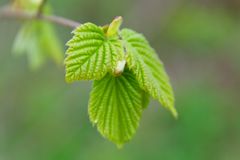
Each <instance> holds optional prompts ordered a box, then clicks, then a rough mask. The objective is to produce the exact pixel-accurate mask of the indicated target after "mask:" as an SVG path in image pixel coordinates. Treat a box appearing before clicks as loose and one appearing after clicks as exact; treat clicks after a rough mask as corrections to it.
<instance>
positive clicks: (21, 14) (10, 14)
mask: <svg viewBox="0 0 240 160" xmlns="http://www.w3.org/2000/svg"><path fill="white" fill-rule="evenodd" d="M4 18H5V19H20V20H33V19H38V20H43V21H47V22H51V23H55V24H58V25H61V26H64V27H69V28H76V27H78V26H80V25H81V23H78V22H76V21H73V20H70V19H66V18H63V17H59V16H54V15H52V16H50V15H49V16H48V15H43V14H42V13H41V12H40V14H38V15H37V16H36V14H30V13H28V12H25V11H22V10H16V9H11V8H10V7H4V8H1V9H0V19H4Z"/></svg>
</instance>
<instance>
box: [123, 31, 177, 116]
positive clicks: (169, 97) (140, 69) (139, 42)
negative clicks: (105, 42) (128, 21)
mask: <svg viewBox="0 0 240 160" xmlns="http://www.w3.org/2000/svg"><path fill="white" fill-rule="evenodd" d="M121 36H122V39H123V41H124V45H125V47H126V52H127V64H128V66H129V68H130V69H131V70H132V71H133V73H134V75H135V76H136V78H137V80H138V83H139V85H140V86H141V88H142V89H144V90H145V91H146V92H147V93H149V94H150V95H151V96H152V97H153V98H155V99H158V101H159V102H160V103H161V104H162V105H163V106H164V107H166V108H167V109H169V110H170V111H171V112H172V114H173V116H174V117H177V111H176V109H175V108H174V95H173V89H172V87H171V85H170V82H169V78H168V76H167V74H166V72H165V69H164V66H163V63H162V62H161V61H160V60H159V58H158V56H157V54H156V53H155V51H154V50H153V49H152V48H151V47H150V45H149V43H148V42H147V40H146V39H145V38H144V37H143V36H142V35H141V34H139V33H136V32H135V31H132V30H130V29H123V30H122V31H121Z"/></svg>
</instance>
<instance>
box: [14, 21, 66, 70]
mask: <svg viewBox="0 0 240 160" xmlns="http://www.w3.org/2000/svg"><path fill="white" fill-rule="evenodd" d="M13 52H14V54H16V55H22V54H27V55H28V59H29V63H30V67H31V68H32V69H38V68H39V67H41V66H42V64H43V63H44V62H45V61H46V60H47V59H48V58H49V57H50V58H52V59H53V60H54V61H55V62H56V63H57V64H61V63H62V60H63V52H62V47H61V45H60V43H59V40H58V38H57V37H56V34H55V32H54V29H53V27H52V25H51V24H49V23H46V22H41V21H36V20H33V21H30V22H25V23H24V24H23V26H22V28H21V29H20V31H19V33H18V35H17V36H16V39H15V42H14V46H13Z"/></svg>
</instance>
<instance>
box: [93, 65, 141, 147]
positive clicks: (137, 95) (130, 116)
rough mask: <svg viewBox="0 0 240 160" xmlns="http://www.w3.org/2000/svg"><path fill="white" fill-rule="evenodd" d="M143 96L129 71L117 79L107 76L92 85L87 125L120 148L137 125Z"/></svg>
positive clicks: (132, 133)
mask: <svg viewBox="0 0 240 160" xmlns="http://www.w3.org/2000/svg"><path fill="white" fill-rule="evenodd" d="M143 92H144V91H143V90H142V89H141V88H140V87H139V85H138V82H137V80H136V79H135V76H134V75H133V74H132V73H131V72H130V71H129V70H125V71H124V73H123V74H122V75H121V76H119V77H115V76H112V75H111V74H107V75H106V76H105V77H104V78H103V79H101V80H96V81H94V84H93V88H92V91H91V96H90V101H89V116H90V120H91V122H92V123H93V124H96V126H97V128H98V130H99V132H100V133H101V134H102V135H103V136H104V137H106V138H108V139H109V140H110V141H112V142H114V143H116V144H117V145H118V146H121V145H122V144H124V143H125V142H127V141H129V140H130V139H131V138H132V136H133V135H134V133H135V132H136V129H137V127H138V125H139V120H140V117H141V114H142V110H143V108H144V106H143V105H144V103H143V102H142V100H143Z"/></svg>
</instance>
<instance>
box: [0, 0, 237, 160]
mask: <svg viewBox="0 0 240 160" xmlns="http://www.w3.org/2000/svg"><path fill="white" fill-rule="evenodd" d="M49 2H50V3H51V5H52V7H53V9H54V13H55V14H56V15H60V16H64V17H67V18H70V19H73V20H76V21H79V22H81V23H84V22H94V23H96V24H99V25H104V24H106V23H109V22H110V21H111V20H112V19H113V18H114V17H115V16H118V15H121V16H123V17H124V24H123V26H124V27H125V26H127V27H129V28H132V29H134V30H136V31H138V32H141V33H143V34H144V35H145V36H146V37H147V38H148V39H149V41H150V43H151V44H152V46H153V47H154V48H155V49H156V50H157V51H158V54H159V57H160V58H161V59H162V61H163V62H164V63H165V66H166V70H167V71H168V73H169V75H170V77H171V82H172V84H173V87H174V90H175V95H176V108H177V109H178V111H179V115H180V117H179V119H178V120H174V119H173V118H172V117H171V115H170V114H169V113H168V112H167V111H166V110H165V109H163V108H162V107H161V106H160V105H159V104H158V103H157V102H156V101H151V104H150V106H149V107H148V108H147V109H146V110H145V111H144V113H143V116H142V120H141V122H140V127H139V129H138V130H137V133H136V135H135V136H134V138H133V140H132V141H131V142H130V143H128V144H126V145H125V147H124V148H123V149H121V150H119V149H117V147H116V146H115V145H114V144H112V143H110V142H109V141H107V140H105V139H103V138H102V137H101V135H100V134H99V133H98V132H97V130H96V128H93V126H92V125H91V123H90V122H89V119H88V114H87V105H88V98H89V91H90V89H91V82H77V83H74V84H66V83H65V81H64V67H63V66H62V67H57V66H56V65H54V64H53V63H52V62H51V61H49V62H48V63H47V64H46V65H44V66H43V67H42V68H41V69H40V70H37V71H34V72H33V71H32V70H31V69H29V66H28V62H27V57H25V56H21V57H15V56H13V54H12V53H11V48H12V44H13V41H14V38H15V35H16V33H17V30H18V29H19V27H20V25H21V23H19V22H17V21H12V20H11V21H8V20H0V160H103V159H104V160H113V159H114V160H145V159H149V160H150V159H151V160H160V159H162V160H239V159H240V117H239V113H240V106H239V105H240V21H239V19H240V1H239V0H171V1H169V0H68V1H59V0H49ZM6 3H8V1H6V0H5V1H4V0H0V5H4V4H6ZM56 29H57V33H58V36H59V37H60V39H61V43H62V45H63V46H64V44H65V42H66V41H67V40H68V39H70V37H71V34H70V31H71V30H70V29H69V28H64V27H61V26H56ZM65 49H66V48H65Z"/></svg>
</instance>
